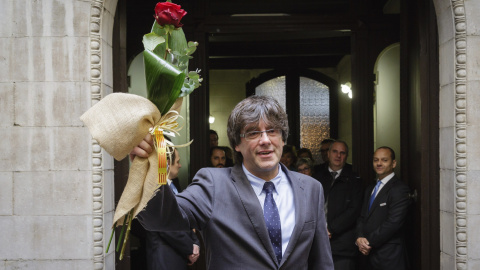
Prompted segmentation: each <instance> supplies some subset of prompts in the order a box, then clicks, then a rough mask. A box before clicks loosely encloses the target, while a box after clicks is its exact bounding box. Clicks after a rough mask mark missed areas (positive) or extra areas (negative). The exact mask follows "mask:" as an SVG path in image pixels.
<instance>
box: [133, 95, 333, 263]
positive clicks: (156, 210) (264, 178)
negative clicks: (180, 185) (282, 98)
mask: <svg viewBox="0 0 480 270" xmlns="http://www.w3.org/2000/svg"><path fill="white" fill-rule="evenodd" d="M227 133H228V137H229V141H230V145H231V146H232V148H233V149H235V155H236V161H237V162H236V165H235V166H234V167H232V168H204V169H201V170H199V171H198V172H197V174H196V176H195V177H194V179H193V182H192V183H191V184H190V186H189V187H188V188H187V189H185V190H184V191H183V192H182V193H180V194H178V195H177V197H175V196H174V195H173V193H172V192H171V190H170V189H168V188H164V187H162V188H161V189H160V191H159V192H158V193H157V194H156V196H155V197H153V198H152V200H151V201H150V202H149V203H148V205H147V207H146V208H145V211H142V212H141V213H140V214H139V215H138V216H137V218H138V220H139V221H140V223H141V224H142V225H143V226H144V227H145V229H147V230H150V231H175V230H176V231H179V230H184V231H188V230H190V229H191V228H195V229H197V230H199V231H200V233H201V234H202V236H203V239H204V241H205V250H206V251H205V252H206V263H207V268H208V269H255V270H263V269H295V270H297V269H298V270H301V269H312V270H313V269H315V270H318V269H320V270H323V269H330V270H333V262H332V255H331V249H330V243H329V239H328V234H327V229H326V221H325V213H324V210H323V209H324V205H323V204H324V198H323V189H322V186H321V184H320V183H319V182H318V181H316V180H315V179H313V178H311V177H309V176H306V175H304V174H300V173H296V172H291V171H289V170H288V169H287V168H286V167H285V166H283V165H281V164H280V157H281V156H282V148H283V146H284V145H285V141H286V140H287V135H288V121H287V115H286V113H285V111H284V110H283V109H282V107H281V106H280V105H279V103H278V102H277V101H276V100H275V99H274V98H272V97H265V96H251V97H248V98H246V99H244V100H243V101H241V102H240V103H239V104H238V105H237V106H236V107H235V108H234V109H233V111H232V113H231V114H230V117H229V119H228V128H227ZM148 140H149V138H147V141H148ZM148 143H149V142H148ZM148 143H146V144H148ZM143 144H145V142H143ZM142 151H144V150H140V149H138V147H136V148H135V149H134V150H133V151H132V153H133V154H137V155H140V154H139V153H141V152H142Z"/></svg>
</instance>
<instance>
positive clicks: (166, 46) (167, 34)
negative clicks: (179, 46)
mask: <svg viewBox="0 0 480 270" xmlns="http://www.w3.org/2000/svg"><path fill="white" fill-rule="evenodd" d="M166 32H167V33H166V35H165V56H164V57H163V59H164V60H167V53H168V50H169V48H168V36H169V35H170V32H169V31H166Z"/></svg>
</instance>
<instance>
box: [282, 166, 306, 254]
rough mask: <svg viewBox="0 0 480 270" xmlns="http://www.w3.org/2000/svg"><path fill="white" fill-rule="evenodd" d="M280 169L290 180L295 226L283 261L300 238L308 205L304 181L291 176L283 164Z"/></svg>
mask: <svg viewBox="0 0 480 270" xmlns="http://www.w3.org/2000/svg"><path fill="white" fill-rule="evenodd" d="M282 169H283V171H284V172H285V174H286V175H287V177H288V179H289V180H290V184H291V185H292V190H293V194H294V195H293V196H294V200H295V227H294V228H293V232H292V236H291V237H290V241H289V242H288V246H287V249H286V250H285V254H284V255H283V257H282V262H284V261H285V260H286V259H287V258H288V256H290V254H291V253H292V251H293V249H294V248H295V246H296V244H297V241H298V239H299V238H300V234H301V233H302V231H303V226H304V225H305V217H306V209H308V206H307V202H306V200H305V198H306V194H305V183H304V181H303V180H302V179H301V178H300V177H295V176H293V175H292V174H291V173H290V171H288V170H287V169H286V168H285V167H284V166H283V165H282Z"/></svg>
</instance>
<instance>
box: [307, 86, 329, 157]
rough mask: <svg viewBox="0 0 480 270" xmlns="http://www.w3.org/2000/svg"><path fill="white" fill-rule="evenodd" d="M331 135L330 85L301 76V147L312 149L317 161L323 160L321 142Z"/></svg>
mask: <svg viewBox="0 0 480 270" xmlns="http://www.w3.org/2000/svg"><path fill="white" fill-rule="evenodd" d="M329 137H330V92H329V89H328V86H326V85H324V84H322V83H320V82H318V81H315V80H312V79H309V78H306V77H300V147H302V148H308V149H310V151H312V154H313V158H314V159H315V163H317V164H318V163H320V161H321V160H322V158H321V154H320V142H322V140H323V139H325V138H329Z"/></svg>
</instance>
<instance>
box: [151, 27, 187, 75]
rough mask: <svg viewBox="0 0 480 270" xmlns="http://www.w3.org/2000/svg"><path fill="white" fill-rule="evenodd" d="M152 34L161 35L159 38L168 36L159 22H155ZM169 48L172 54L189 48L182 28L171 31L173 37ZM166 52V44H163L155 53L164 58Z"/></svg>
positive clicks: (170, 39)
mask: <svg viewBox="0 0 480 270" xmlns="http://www.w3.org/2000/svg"><path fill="white" fill-rule="evenodd" d="M167 26H168V25H167ZM152 32H153V33H155V34H157V35H159V36H165V35H166V31H165V28H163V27H162V26H160V25H159V24H158V23H157V21H155V22H154V23H153V27H152ZM168 48H169V49H170V50H171V51H172V52H175V51H176V52H185V51H186V49H187V48H188V43H187V39H186V37H185V33H184V32H183V30H182V28H178V29H176V30H171V36H170V37H169V38H168ZM165 50H166V43H162V44H160V45H159V46H158V47H156V48H155V50H154V51H153V52H154V53H155V54H156V55H158V56H160V57H162V58H163V57H164V56H165ZM187 66H188V64H187ZM185 75H186V74H185Z"/></svg>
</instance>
